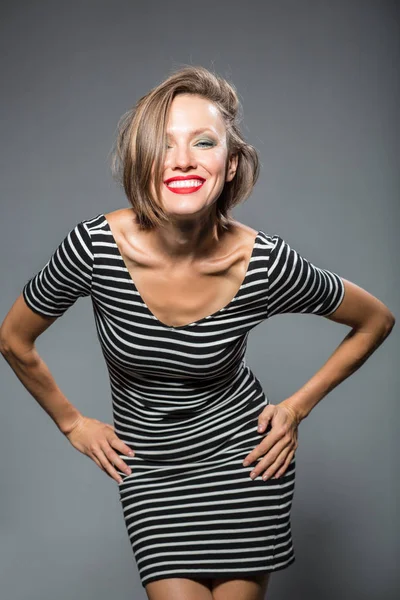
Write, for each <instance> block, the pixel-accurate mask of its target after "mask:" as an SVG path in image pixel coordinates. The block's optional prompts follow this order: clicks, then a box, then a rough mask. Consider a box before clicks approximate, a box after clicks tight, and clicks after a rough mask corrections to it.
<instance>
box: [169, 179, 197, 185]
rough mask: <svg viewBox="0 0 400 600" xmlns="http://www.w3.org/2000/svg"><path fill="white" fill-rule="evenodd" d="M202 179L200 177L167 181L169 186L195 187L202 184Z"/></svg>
mask: <svg viewBox="0 0 400 600" xmlns="http://www.w3.org/2000/svg"><path fill="white" fill-rule="evenodd" d="M202 183H203V182H202V181H199V179H187V180H186V181H170V182H169V183H167V186H168V187H195V186H200V185H202Z"/></svg>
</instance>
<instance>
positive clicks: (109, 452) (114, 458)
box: [100, 441, 132, 475]
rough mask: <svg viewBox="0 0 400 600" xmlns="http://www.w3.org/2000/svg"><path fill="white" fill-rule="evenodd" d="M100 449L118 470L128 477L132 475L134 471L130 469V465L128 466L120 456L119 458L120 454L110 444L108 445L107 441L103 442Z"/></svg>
mask: <svg viewBox="0 0 400 600" xmlns="http://www.w3.org/2000/svg"><path fill="white" fill-rule="evenodd" d="M100 447H101V449H102V450H103V452H104V454H105V455H106V457H107V458H108V460H109V462H110V463H111V465H115V466H116V467H118V469H119V470H120V471H123V472H124V473H126V474H127V475H130V473H132V470H131V468H130V467H129V465H127V464H126V463H125V462H124V461H123V460H122V458H121V457H120V456H118V454H117V453H116V452H115V450H113V448H112V447H111V446H110V445H109V443H107V441H105V442H103V443H102V444H101V445H100Z"/></svg>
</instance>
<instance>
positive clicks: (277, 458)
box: [243, 402, 301, 480]
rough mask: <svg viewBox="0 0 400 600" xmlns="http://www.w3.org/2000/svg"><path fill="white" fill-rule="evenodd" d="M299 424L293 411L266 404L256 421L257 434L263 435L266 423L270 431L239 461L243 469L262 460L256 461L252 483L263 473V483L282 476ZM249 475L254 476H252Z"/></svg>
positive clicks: (281, 406) (295, 447) (289, 459)
mask: <svg viewBox="0 0 400 600" xmlns="http://www.w3.org/2000/svg"><path fill="white" fill-rule="evenodd" d="M300 420H301V419H300V417H299V416H298V415H297V413H296V411H295V410H294V408H293V407H291V406H290V405H289V404H288V403H286V404H285V402H281V403H280V404H276V405H275V404H267V406H266V407H265V408H264V410H263V411H262V413H260V415H259V417H258V430H257V431H258V432H259V433H261V432H263V431H264V430H265V428H266V427H267V425H268V423H269V422H271V426H272V429H271V430H270V431H269V432H268V433H267V434H266V436H265V437H264V439H263V440H262V442H261V443H260V444H259V445H258V446H256V447H255V448H254V450H252V452H250V454H248V455H247V456H246V458H245V459H244V461H243V466H244V467H245V466H248V465H250V464H251V463H252V462H254V461H255V460H257V458H259V457H261V456H263V457H264V458H262V459H261V460H260V461H258V463H257V465H256V467H254V469H253V471H252V472H251V473H250V477H252V479H255V478H256V477H258V475H260V474H261V473H263V477H262V478H263V480H266V479H268V478H269V477H272V476H273V475H274V476H275V478H278V477H280V476H281V475H283V474H284V473H285V471H286V469H287V468H288V466H289V464H290V461H291V460H292V458H293V456H294V454H295V452H296V449H297V446H298V443H297V439H298V430H297V428H298V425H299V423H300ZM260 425H261V429H260ZM245 463H247V464H245ZM253 473H254V474H255V475H254V476H252V475H253Z"/></svg>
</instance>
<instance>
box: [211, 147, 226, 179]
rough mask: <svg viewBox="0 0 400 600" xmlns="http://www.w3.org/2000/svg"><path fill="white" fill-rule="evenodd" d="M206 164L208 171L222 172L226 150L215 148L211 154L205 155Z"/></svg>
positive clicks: (223, 170)
mask: <svg viewBox="0 0 400 600" xmlns="http://www.w3.org/2000/svg"><path fill="white" fill-rule="evenodd" d="M207 164H208V168H209V170H210V172H212V173H220V172H221V173H224V172H225V165H226V151H225V150H224V149H219V150H218V149H217V150H215V151H214V152H213V153H212V155H211V154H210V156H208V157H207Z"/></svg>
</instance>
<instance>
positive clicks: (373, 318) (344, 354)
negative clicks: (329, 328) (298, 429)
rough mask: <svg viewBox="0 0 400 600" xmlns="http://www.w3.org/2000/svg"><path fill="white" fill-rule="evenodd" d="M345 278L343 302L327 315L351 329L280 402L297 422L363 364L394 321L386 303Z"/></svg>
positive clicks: (377, 346)
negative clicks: (289, 410)
mask: <svg viewBox="0 0 400 600" xmlns="http://www.w3.org/2000/svg"><path fill="white" fill-rule="evenodd" d="M342 280H343V283H344V285H345V295H344V298H343V301H342V303H341V304H340V306H339V307H338V308H337V309H336V310H335V311H334V312H333V313H332V314H330V315H329V316H326V317H325V318H327V319H329V320H331V321H334V322H336V323H341V324H343V325H348V326H349V327H352V330H351V331H350V332H349V333H348V334H347V335H346V337H345V338H344V339H343V341H342V342H341V343H340V344H339V346H338V347H337V348H336V350H335V351H334V352H333V354H332V355H331V356H330V357H329V359H328V360H327V361H326V362H325V364H324V365H323V366H322V367H321V368H320V369H319V370H318V371H317V372H316V373H315V375H314V376H313V377H311V379H309V380H308V381H307V382H306V383H305V384H304V385H303V386H302V387H301V388H300V389H299V390H298V391H297V392H295V393H294V394H292V396H290V397H289V398H287V399H285V400H284V401H283V402H281V403H280V404H281V405H283V406H286V407H288V408H289V409H292V410H293V411H294V413H295V415H296V417H297V420H298V422H299V421H301V420H302V419H304V418H305V417H307V416H308V415H309V413H310V411H311V410H312V409H313V408H314V407H315V406H316V405H317V404H318V402H319V401H320V400H322V398H324V396H326V395H327V394H328V393H329V392H330V391H331V390H333V389H334V388H335V387H336V386H337V385H339V383H341V382H342V381H343V380H344V379H347V377H349V376H350V375H352V374H353V373H354V372H355V371H357V369H359V368H360V367H361V365H363V364H364V362H365V361H366V360H367V358H368V357H369V356H371V354H372V353H373V352H375V350H376V349H377V348H379V346H380V345H381V344H382V343H383V341H384V340H385V339H386V338H387V336H388V335H389V334H390V332H391V330H392V329H393V326H394V324H395V317H394V315H393V314H392V313H391V312H390V310H389V309H388V308H387V306H386V305H385V304H383V302H381V301H380V300H378V298H376V297H375V296H373V295H372V294H370V293H369V292H367V291H366V290H364V289H363V288H360V287H359V286H357V285H356V284H354V283H351V282H350V281H347V280H346V279H342Z"/></svg>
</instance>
